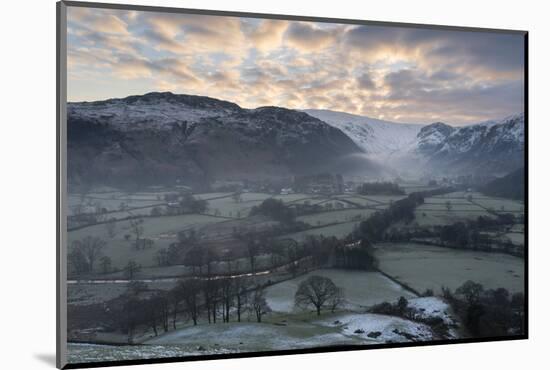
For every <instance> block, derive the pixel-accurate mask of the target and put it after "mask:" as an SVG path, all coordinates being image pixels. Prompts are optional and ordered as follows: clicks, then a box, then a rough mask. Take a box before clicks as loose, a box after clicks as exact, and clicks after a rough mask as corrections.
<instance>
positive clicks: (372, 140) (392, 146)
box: [304, 109, 422, 158]
mask: <svg viewBox="0 0 550 370" xmlns="http://www.w3.org/2000/svg"><path fill="white" fill-rule="evenodd" d="M304 112H306V113H308V114H309V115H311V116H314V117H317V118H319V119H320V120H322V121H324V122H326V123H328V124H329V125H331V126H334V127H336V128H338V129H340V130H342V131H343V132H344V133H345V134H346V135H348V136H349V137H350V138H351V139H352V140H353V141H354V142H355V143H356V144H357V145H358V146H360V147H361V148H362V149H363V150H364V151H365V153H367V154H368V155H370V156H372V157H382V158H387V157H391V156H396V155H400V154H403V153H405V152H407V151H408V150H409V149H410V148H411V147H413V146H414V145H415V143H416V136H417V134H418V133H419V132H420V129H421V128H422V125H416V124H404V123H394V122H389V121H382V120H378V119H374V118H369V117H366V116H359V115H354V114H349V113H343V112H334V111H330V110H322V109H306V110H304Z"/></svg>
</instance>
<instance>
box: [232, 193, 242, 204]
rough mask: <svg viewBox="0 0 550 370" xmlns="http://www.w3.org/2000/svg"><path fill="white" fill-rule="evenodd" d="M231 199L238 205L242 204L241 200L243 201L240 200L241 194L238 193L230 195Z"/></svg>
mask: <svg viewBox="0 0 550 370" xmlns="http://www.w3.org/2000/svg"><path fill="white" fill-rule="evenodd" d="M231 198H233V201H234V202H235V203H240V202H242V200H243V199H242V194H241V192H240V191H236V192H234V193H233V194H232V195H231Z"/></svg>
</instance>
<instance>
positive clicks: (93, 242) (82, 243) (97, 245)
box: [73, 236, 107, 272]
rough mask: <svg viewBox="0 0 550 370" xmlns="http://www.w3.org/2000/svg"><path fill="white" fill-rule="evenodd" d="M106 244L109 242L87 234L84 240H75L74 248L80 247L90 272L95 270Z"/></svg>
mask: <svg viewBox="0 0 550 370" xmlns="http://www.w3.org/2000/svg"><path fill="white" fill-rule="evenodd" d="M105 245H107V243H105V241H104V240H103V239H101V238H98V237H96V236H86V237H84V239H82V240H76V241H74V242H73V248H76V249H79V250H80V251H81V253H82V255H83V256H84V257H85V259H86V262H87V263H88V270H89V271H90V272H93V271H94V264H95V261H97V260H98V258H99V257H101V255H102V253H103V248H104V247H105Z"/></svg>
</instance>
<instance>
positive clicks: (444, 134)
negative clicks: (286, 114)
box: [305, 109, 524, 174]
mask: <svg viewBox="0 0 550 370" xmlns="http://www.w3.org/2000/svg"><path fill="white" fill-rule="evenodd" d="M305 112H307V113H308V114H309V115H312V116H314V117H317V118H319V119H320V120H322V121H324V122H326V123H328V124H329V125H332V126H334V127H336V128H339V129H340V130H342V131H343V132H344V133H345V134H346V135H348V136H349V137H350V138H351V139H352V140H353V141H354V142H355V143H356V144H357V145H358V146H360V147H361V148H362V149H363V150H364V151H365V153H366V155H367V156H368V157H369V158H372V159H375V160H379V161H381V162H382V163H383V164H384V165H386V166H391V167H393V168H395V169H397V170H400V171H401V172H408V173H409V174H410V173H411V172H413V173H418V171H431V170H437V171H439V172H441V171H442V172H445V173H470V172H474V173H475V172H490V173H499V174H500V173H503V172H506V171H508V170H513V169H515V168H517V167H519V166H521V165H522V163H523V145H524V115H523V113H520V114H516V115H512V116H509V117H506V118H504V119H495V120H490V121H484V122H481V123H476V124H471V125H468V126H464V127H453V126H450V125H447V124H445V123H442V122H436V123H432V124H429V125H418V124H402V123H395V122H389V121H382V120H378V119H373V118H369V117H364V116H358V115H353V114H348V113H342V112H334V111H330V110H316V109H308V110H305Z"/></svg>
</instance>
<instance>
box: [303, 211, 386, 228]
mask: <svg viewBox="0 0 550 370" xmlns="http://www.w3.org/2000/svg"><path fill="white" fill-rule="evenodd" d="M374 212H376V210H373V209H345V210H341V211H329V212H322V213H315V214H312V215H305V216H299V217H297V218H296V219H297V220H298V221H302V222H305V223H307V224H310V225H311V226H322V225H327V224H334V223H340V222H349V221H358V220H359V221H360V220H363V219H366V218H368V217H369V216H370V215H372V214H373V213H374Z"/></svg>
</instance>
